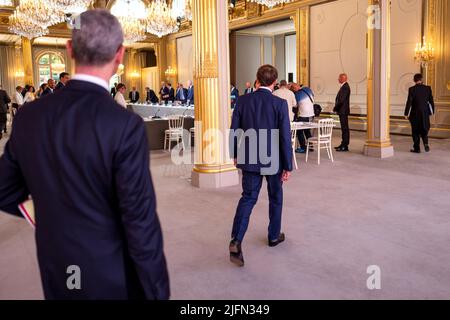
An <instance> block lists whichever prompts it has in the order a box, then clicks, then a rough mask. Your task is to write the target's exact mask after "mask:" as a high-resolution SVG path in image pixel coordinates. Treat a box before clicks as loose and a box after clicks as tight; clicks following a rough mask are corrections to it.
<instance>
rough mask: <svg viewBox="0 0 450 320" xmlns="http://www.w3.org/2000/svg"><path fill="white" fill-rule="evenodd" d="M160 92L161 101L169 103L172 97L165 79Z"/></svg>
mask: <svg viewBox="0 0 450 320" xmlns="http://www.w3.org/2000/svg"><path fill="white" fill-rule="evenodd" d="M159 94H160V95H161V101H164V103H165V104H168V103H169V98H170V90H169V87H168V86H167V85H166V83H165V82H164V81H163V82H161V90H159Z"/></svg>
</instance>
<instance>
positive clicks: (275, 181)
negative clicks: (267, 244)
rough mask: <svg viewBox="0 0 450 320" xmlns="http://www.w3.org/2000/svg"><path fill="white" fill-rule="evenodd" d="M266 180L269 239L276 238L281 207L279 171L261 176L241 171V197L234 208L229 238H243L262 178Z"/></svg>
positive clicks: (278, 231) (279, 228) (279, 229)
mask: <svg viewBox="0 0 450 320" xmlns="http://www.w3.org/2000/svg"><path fill="white" fill-rule="evenodd" d="M264 177H266V180H267V192H268V194H269V229H268V231H269V232H268V238H269V240H277V239H278V237H279V236H280V231H281V212H282V209H283V182H282V181H281V173H279V174H276V175H273V176H262V175H260V174H259V173H255V172H249V171H242V189H243V191H242V197H241V199H240V200H239V204H238V207H237V209H236V215H235V217H234V222H233V231H232V233H231V238H232V239H236V240H238V241H242V240H243V239H244V235H245V232H246V231H247V228H248V224H249V222H250V215H251V213H252V210H253V207H254V206H255V204H256V202H257V201H258V196H259V191H260V190H261V186H262V181H263V178H264Z"/></svg>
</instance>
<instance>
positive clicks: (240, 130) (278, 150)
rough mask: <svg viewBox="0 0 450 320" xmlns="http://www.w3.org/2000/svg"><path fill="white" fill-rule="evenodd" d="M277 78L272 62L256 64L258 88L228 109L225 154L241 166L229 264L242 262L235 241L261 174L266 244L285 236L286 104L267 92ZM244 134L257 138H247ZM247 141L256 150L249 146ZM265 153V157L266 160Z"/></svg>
mask: <svg viewBox="0 0 450 320" xmlns="http://www.w3.org/2000/svg"><path fill="white" fill-rule="evenodd" d="M277 78H278V71H277V69H276V68H274V67H273V66H271V65H263V66H262V67H260V68H259V69H258V73H257V79H258V83H259V84H260V87H259V89H258V90H257V91H256V92H254V93H253V94H247V95H244V96H242V97H240V98H239V100H238V101H237V104H236V107H235V108H234V111H233V117H232V123H231V130H232V131H231V132H232V136H231V137H230V142H231V146H232V147H231V148H230V149H231V150H230V152H231V156H232V157H233V158H234V159H235V163H236V166H237V167H238V168H239V169H241V170H242V189H243V192H242V197H241V199H240V201H239V204H238V207H237V209H236V215H235V217H234V222H233V230H232V233H231V242H230V245H229V250H230V260H231V262H233V263H235V264H236V265H238V266H244V256H243V253H242V247H241V245H242V241H243V239H244V235H245V232H246V231H247V228H248V224H249V220H250V215H251V213H252V210H253V207H254V206H255V204H256V202H257V199H258V195H259V191H260V189H261V186H262V181H263V178H265V179H266V180H267V184H268V193H269V219H270V223H269V232H268V245H269V247H274V246H276V245H278V244H280V243H281V242H283V241H284V240H285V235H284V233H281V213H282V208H283V182H285V181H287V180H288V179H289V176H290V173H291V171H292V158H293V155H292V145H291V123H290V121H289V114H288V106H287V102H286V100H284V99H281V98H279V97H277V96H274V95H273V94H272V92H273V88H274V86H275V83H276V80H277ZM255 131H256V134H254V135H252V132H255ZM247 135H249V136H253V137H254V139H256V140H257V141H249V140H251V138H250V139H247V138H245V136H247ZM253 145H257V146H259V148H257V150H256V149H252V146H253ZM255 153H256V154H255ZM267 155H271V157H270V158H269V159H267ZM267 160H269V161H267Z"/></svg>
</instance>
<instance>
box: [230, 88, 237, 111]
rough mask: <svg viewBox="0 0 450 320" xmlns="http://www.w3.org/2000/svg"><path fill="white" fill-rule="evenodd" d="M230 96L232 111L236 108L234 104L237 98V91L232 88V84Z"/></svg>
mask: <svg viewBox="0 0 450 320" xmlns="http://www.w3.org/2000/svg"><path fill="white" fill-rule="evenodd" d="M230 96H231V108H232V109H234V107H236V102H237V100H238V98H239V90H238V88H236V87H235V86H234V84H233V83H232V84H231V92H230Z"/></svg>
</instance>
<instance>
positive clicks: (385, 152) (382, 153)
mask: <svg viewBox="0 0 450 320" xmlns="http://www.w3.org/2000/svg"><path fill="white" fill-rule="evenodd" d="M364 155H365V156H368V157H374V158H380V159H385V158H390V157H393V156H394V146H392V145H391V146H386V147H374V146H368V145H365V146H364Z"/></svg>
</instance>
